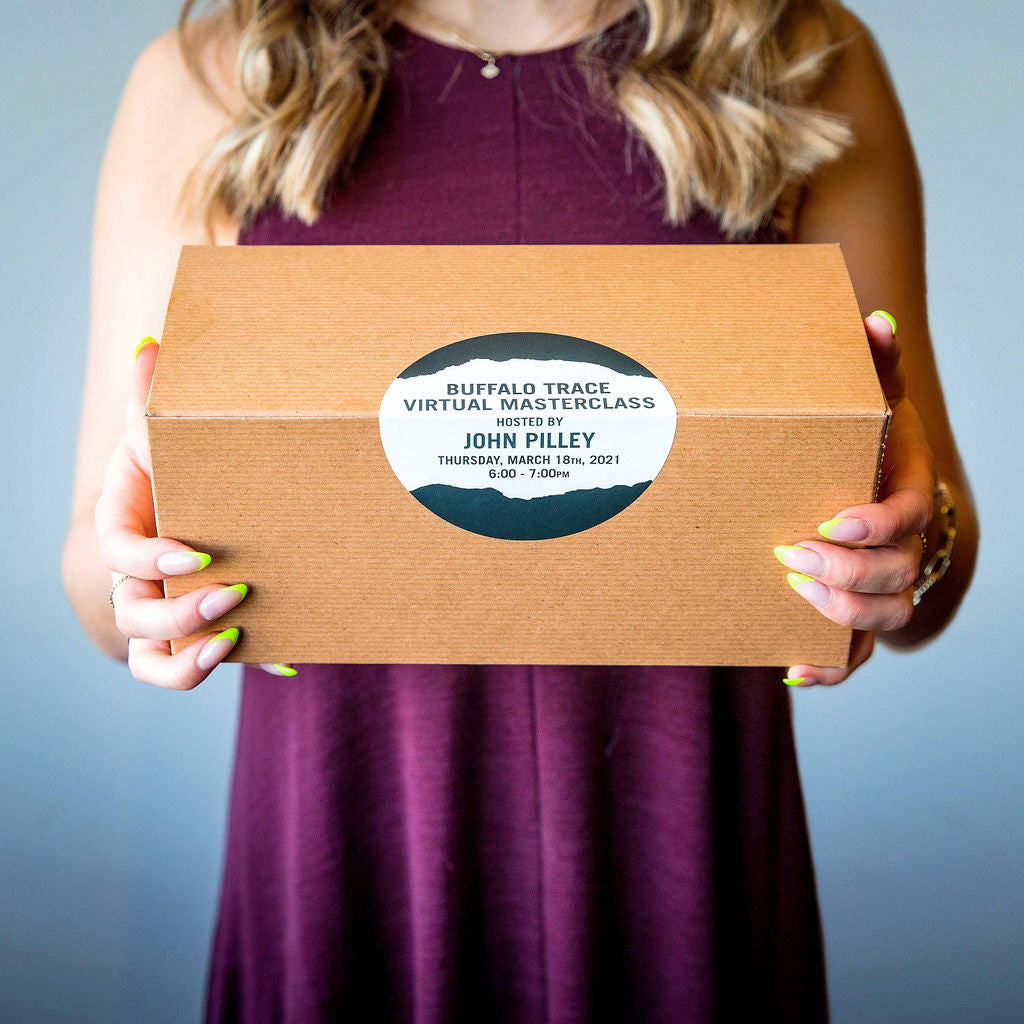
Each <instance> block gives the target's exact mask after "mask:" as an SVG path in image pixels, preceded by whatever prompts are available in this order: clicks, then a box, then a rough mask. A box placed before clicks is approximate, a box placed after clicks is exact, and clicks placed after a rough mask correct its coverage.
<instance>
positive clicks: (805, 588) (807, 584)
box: [786, 572, 832, 608]
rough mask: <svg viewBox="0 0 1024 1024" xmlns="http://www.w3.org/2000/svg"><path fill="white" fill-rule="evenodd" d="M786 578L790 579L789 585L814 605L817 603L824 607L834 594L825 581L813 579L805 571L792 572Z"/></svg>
mask: <svg viewBox="0 0 1024 1024" xmlns="http://www.w3.org/2000/svg"><path fill="white" fill-rule="evenodd" d="M786 579H787V580H789V585H790V586H791V587H792V588H793V589H794V590H795V591H796V592H797V593H798V594H799V595H800V596H801V597H802V598H805V599H806V600H808V601H810V602H811V604H813V605H817V607H819V608H824V607H825V605H827V604H828V602H829V599H830V598H831V596H832V592H831V591H830V590H829V588H828V587H826V586H825V584H824V583H819V582H818V581H817V580H812V579H811V577H810V576H805V575H804V574H803V573H800V572H791V573H789V574H788V575H787V576H786Z"/></svg>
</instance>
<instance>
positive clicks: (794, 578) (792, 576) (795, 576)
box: [786, 572, 814, 590]
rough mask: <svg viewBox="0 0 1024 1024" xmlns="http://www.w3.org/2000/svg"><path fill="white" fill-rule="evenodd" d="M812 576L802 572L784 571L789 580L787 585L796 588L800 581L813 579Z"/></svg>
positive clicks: (804, 581)
mask: <svg viewBox="0 0 1024 1024" xmlns="http://www.w3.org/2000/svg"><path fill="white" fill-rule="evenodd" d="M813 578H814V577H813V576H805V575H804V574H803V573H802V572H789V573H786V579H787V580H789V585H790V586H791V587H792V588H793V589H794V590H796V588H797V587H798V586H799V585H800V584H801V583H806V582H807V581H808V580H811V579H813Z"/></svg>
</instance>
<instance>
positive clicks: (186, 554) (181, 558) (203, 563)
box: [156, 551, 213, 576]
mask: <svg viewBox="0 0 1024 1024" xmlns="http://www.w3.org/2000/svg"><path fill="white" fill-rule="evenodd" d="M212 561H213V559H212V558H211V557H210V556H209V555H208V554H206V552H204V551H168V552H167V553H166V554H164V555H161V556H160V557H159V558H158V559H157V560H156V567H157V568H158V569H159V570H160V571H161V572H165V573H167V574H168V575H169V576H181V575H182V573H186V572H197V571H198V570H199V569H205V568H206V567H207V566H208V565H209V564H210V562H212Z"/></svg>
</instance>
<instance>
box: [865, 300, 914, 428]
mask: <svg viewBox="0 0 1024 1024" xmlns="http://www.w3.org/2000/svg"><path fill="white" fill-rule="evenodd" d="M890 318H891V319H890ZM864 329H865V332H866V334H867V336H868V344H869V345H870V346H871V358H872V359H873V360H874V362H875V372H876V373H877V374H878V380H879V383H881V385H882V391H883V392H884V393H885V400H886V401H887V402H888V403H889V407H890V408H891V409H895V408H896V405H897V404H898V403H899V402H901V401H902V400H903V398H904V396H905V395H906V375H905V373H904V372H903V365H902V363H901V355H902V346H901V345H900V342H899V340H898V339H897V337H896V319H895V317H893V316H892V314H891V313H887V312H886V311H885V310H881V309H876V310H875V311H874V312H873V313H871V314H870V315H869V316H866V317H865V318H864Z"/></svg>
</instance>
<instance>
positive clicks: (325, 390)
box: [147, 244, 887, 418]
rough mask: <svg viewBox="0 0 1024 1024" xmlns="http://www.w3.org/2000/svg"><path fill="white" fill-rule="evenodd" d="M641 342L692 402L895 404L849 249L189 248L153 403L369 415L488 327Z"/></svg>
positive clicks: (765, 409)
mask: <svg viewBox="0 0 1024 1024" xmlns="http://www.w3.org/2000/svg"><path fill="white" fill-rule="evenodd" d="M513 331H530V332H551V333H557V334H562V335H571V336H574V337H579V338H584V339H587V340H589V341H591V342H596V343H598V344H601V345H606V346H609V347H610V348H613V349H616V350H618V351H621V352H624V353H627V354H628V355H629V356H630V357H632V358H633V359H636V360H638V361H639V362H640V363H642V364H643V365H644V366H646V367H647V368H648V369H649V370H650V371H651V372H652V373H654V374H655V375H656V376H657V377H658V378H660V380H661V381H662V382H663V383H664V384H665V386H666V387H667V388H668V390H669V392H670V393H671V395H672V397H673V399H674V400H675V403H676V408H677V410H678V414H679V415H680V416H683V415H727V416H815V415H829V416H863V415H884V414H885V413H886V411H887V406H886V402H885V398H884V396H883V394H882V390H881V387H880V385H879V382H878V378H877V376H876V374H875V370H874V364H873V361H872V358H871V352H870V349H869V346H868V343H867V339H866V336H865V333H864V330H863V327H862V324H861V317H860V312H859V309H858V305H857V301H856V298H855V296H854V292H853V287H852V285H851V283H850V279H849V275H848V273H847V269H846V264H845V261H844V259H843V256H842V252H841V250H840V247H839V246H838V245H836V244H826V245H822V244H808V245H678V246H677V245H606V246H591V245H578V246H577V245H514V246H505V245H437V246H420V245H358V246H293V245H283V246H269V245H268V246H219V247H218V246H185V247H183V248H182V251H181V257H180V260H179V263H178V270H177V274H176V277H175V280H174V286H173V289H172V292H171V298H170V302H169V305H168V309H167V317H166V321H165V324H164V331H163V336H162V339H161V348H160V358H159V360H158V363H157V369H156V373H155V375H154V380H153V385H152V388H151V391H150V395H149V402H148V405H147V414H148V415H149V416H151V417H197V418H203V417H231V418H234V417H243V418H249V417H345V416H353V417H370V416H376V415H377V412H378V409H379V406H380V401H381V396H382V395H383V394H384V392H385V390H386V389H387V387H388V385H389V384H390V383H391V381H393V380H394V379H395V377H396V376H398V375H399V374H400V373H402V371H403V370H405V368H406V367H408V366H409V365H410V363H412V362H413V361H414V360H416V359H418V358H420V357H422V356H423V354H424V353H426V352H431V351H433V350H435V349H438V348H440V347H442V346H444V345H448V344H451V343H453V342H456V341H462V340H464V339H466V338H471V337H477V336H480V335H484V334H490V333H495V334H497V333H505V332H513Z"/></svg>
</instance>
